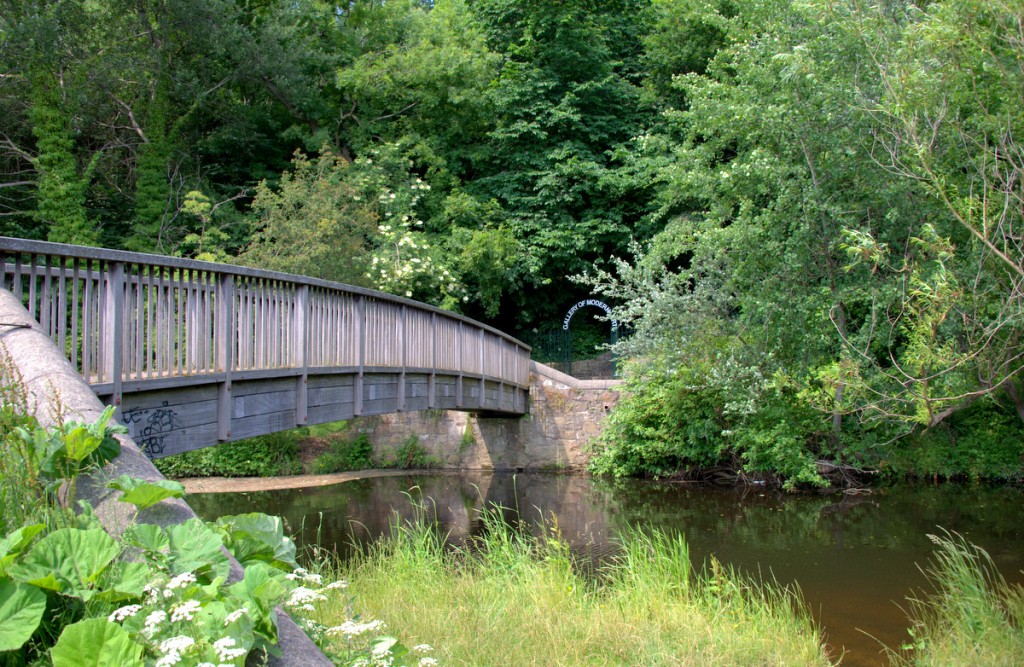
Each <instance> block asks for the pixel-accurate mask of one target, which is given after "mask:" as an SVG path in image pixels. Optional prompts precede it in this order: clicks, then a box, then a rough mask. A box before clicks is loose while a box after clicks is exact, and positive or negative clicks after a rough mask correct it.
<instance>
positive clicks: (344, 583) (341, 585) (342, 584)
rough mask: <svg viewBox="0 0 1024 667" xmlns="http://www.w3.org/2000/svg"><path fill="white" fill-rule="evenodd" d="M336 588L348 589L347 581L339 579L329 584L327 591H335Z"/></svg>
mask: <svg viewBox="0 0 1024 667" xmlns="http://www.w3.org/2000/svg"><path fill="white" fill-rule="evenodd" d="M335 588H342V589H344V588H348V582H347V581H345V580H344V579H338V580H337V581H332V582H331V583H329V584H327V588H326V590H329V591H333V590H334V589H335Z"/></svg>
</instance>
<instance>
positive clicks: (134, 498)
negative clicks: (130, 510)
mask: <svg viewBox="0 0 1024 667" xmlns="http://www.w3.org/2000/svg"><path fill="white" fill-rule="evenodd" d="M107 488H108V489H116V490H118V491H123V492H124V493H123V494H122V495H121V497H120V498H118V500H120V501H121V502H123V503H130V504H132V505H135V506H136V507H138V508H139V510H140V511H141V510H144V509H146V508H147V507H152V506H153V505H156V504H157V503H158V502H160V501H161V500H166V499H167V498H181V497H182V496H184V495H185V487H184V486H183V485H182V484H181V482H174V481H171V480H169V479H161V480H157V481H155V482H149V481H146V480H144V479H138V478H137V477H131V476H129V475H121V476H120V477H118V478H117V479H115V480H112V481H110V482H107Z"/></svg>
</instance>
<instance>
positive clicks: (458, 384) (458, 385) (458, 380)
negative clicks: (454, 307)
mask: <svg viewBox="0 0 1024 667" xmlns="http://www.w3.org/2000/svg"><path fill="white" fill-rule="evenodd" d="M456 339H457V340H458V355H459V374H458V375H457V376H456V377H455V408H456V409H459V408H461V407H462V374H463V372H464V371H465V365H466V364H465V362H464V360H463V358H462V320H459V328H458V334H457V335H456Z"/></svg>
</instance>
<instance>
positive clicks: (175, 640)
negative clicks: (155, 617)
mask: <svg viewBox="0 0 1024 667" xmlns="http://www.w3.org/2000/svg"><path fill="white" fill-rule="evenodd" d="M195 643H196V640H195V639H192V638H191V637H187V636H185V635H178V636H177V637H171V638H170V639H165V640H163V641H162V642H160V650H161V651H163V652H164V653H168V652H170V651H176V652H178V653H181V652H182V651H185V650H186V649H188V647H189V646H192V645H193V644H195Z"/></svg>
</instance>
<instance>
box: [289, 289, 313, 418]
mask: <svg viewBox="0 0 1024 667" xmlns="http://www.w3.org/2000/svg"><path fill="white" fill-rule="evenodd" d="M292 317H293V318H294V320H293V322H292V334H293V335H294V336H295V340H294V345H295V361H294V362H293V363H294V364H295V367H296V368H298V369H299V371H300V373H299V375H298V376H297V377H296V378H295V425H296V426H304V425H305V424H306V423H308V422H309V414H308V412H309V407H308V406H309V391H308V390H309V359H308V355H307V351H308V349H309V341H308V339H309V336H308V328H309V327H308V322H309V285H299V287H298V289H297V290H296V292H295V306H294V309H293V310H292Z"/></svg>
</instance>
